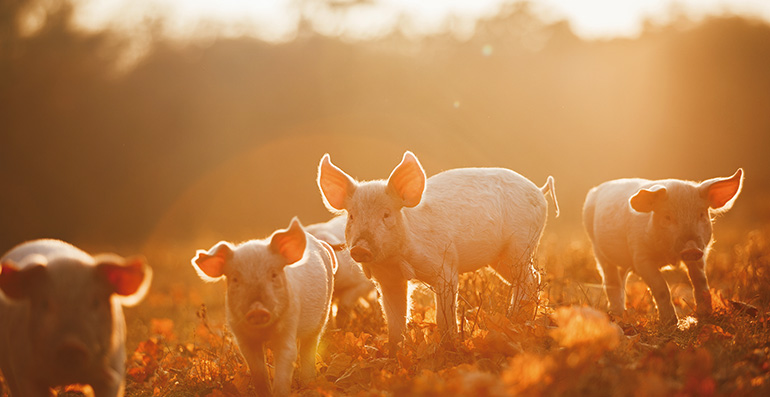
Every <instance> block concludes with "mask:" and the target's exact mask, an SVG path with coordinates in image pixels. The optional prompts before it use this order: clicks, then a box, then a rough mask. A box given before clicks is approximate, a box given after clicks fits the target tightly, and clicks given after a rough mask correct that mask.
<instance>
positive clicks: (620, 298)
mask: <svg viewBox="0 0 770 397" xmlns="http://www.w3.org/2000/svg"><path fill="white" fill-rule="evenodd" d="M594 252H595V253H596V263H597V264H598V265H599V270H600V271H601V273H602V279H603V280H604V293H605V294H606V295H607V301H608V302H609V305H610V313H611V314H614V315H616V316H621V315H623V312H624V311H625V310H626V277H625V276H626V275H627V273H626V272H623V274H622V275H621V271H620V268H618V267H617V266H616V265H615V264H614V263H612V262H610V261H609V260H608V259H607V258H606V257H605V256H604V255H602V254H601V253H600V252H599V250H598V249H596V247H595V246H594Z"/></svg>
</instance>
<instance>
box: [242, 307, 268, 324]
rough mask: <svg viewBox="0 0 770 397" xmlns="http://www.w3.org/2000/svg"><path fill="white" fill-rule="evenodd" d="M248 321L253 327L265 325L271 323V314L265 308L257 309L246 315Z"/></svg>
mask: <svg viewBox="0 0 770 397" xmlns="http://www.w3.org/2000/svg"><path fill="white" fill-rule="evenodd" d="M246 321H248V323H249V324H251V325H265V324H267V323H268V322H270V312H269V311H267V309H265V308H263V307H255V308H252V309H251V310H249V312H248V313H246Z"/></svg>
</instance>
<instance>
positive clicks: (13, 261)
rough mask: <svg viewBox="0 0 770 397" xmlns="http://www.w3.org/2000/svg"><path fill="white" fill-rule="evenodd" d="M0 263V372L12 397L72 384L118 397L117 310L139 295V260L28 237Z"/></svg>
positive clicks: (145, 284)
mask: <svg viewBox="0 0 770 397" xmlns="http://www.w3.org/2000/svg"><path fill="white" fill-rule="evenodd" d="M0 263H2V268H1V269H0V291H2V293H0V320H1V321H0V369H2V371H3V375H4V376H5V380H6V382H7V383H8V386H9V388H10V392H11V395H12V396H48V395H50V393H51V391H50V388H52V387H55V386H62V385H69V384H76V383H77V384H88V385H91V387H92V388H93V391H94V394H95V395H96V396H97V397H99V396H122V395H123V388H124V384H125V379H124V377H125V360H126V352H125V340H126V324H125V320H124V318H123V310H122V307H121V305H133V304H136V303H138V302H139V301H140V300H141V299H142V298H143V297H144V295H145V294H146V292H147V289H148V288H149V285H150V281H151V279H152V271H151V269H150V268H149V267H148V266H147V265H146V263H145V261H144V259H143V258H141V257H131V258H128V259H124V258H121V257H119V256H117V255H114V254H102V255H96V256H91V255H89V254H87V253H85V252H83V251H81V250H80V249H78V248H76V247H74V246H72V245H70V244H67V243H65V242H63V241H59V240H34V241H28V242H26V243H23V244H21V245H18V246H16V247H15V248H13V249H11V250H10V251H9V252H8V253H6V254H5V255H4V256H3V257H2V259H0Z"/></svg>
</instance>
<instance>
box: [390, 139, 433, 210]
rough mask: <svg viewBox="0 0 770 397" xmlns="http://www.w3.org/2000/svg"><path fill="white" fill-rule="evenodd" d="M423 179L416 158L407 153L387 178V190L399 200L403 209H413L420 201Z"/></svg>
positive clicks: (423, 175) (420, 167) (423, 172)
mask: <svg viewBox="0 0 770 397" xmlns="http://www.w3.org/2000/svg"><path fill="white" fill-rule="evenodd" d="M425 179H426V177H425V171H424V170H423V169H422V165H420V162H419V161H418V160H417V157H416V156H415V155H414V154H412V152H409V151H407V152H406V153H404V158H403V159H401V163H400V164H399V165H398V166H396V168H395V169H394V170H393V172H391V174H390V177H388V188H389V189H391V190H392V191H393V192H395V193H396V195H397V196H398V197H400V198H401V201H403V204H404V206H405V207H414V206H416V205H417V204H420V200H422V193H423V192H424V191H425Z"/></svg>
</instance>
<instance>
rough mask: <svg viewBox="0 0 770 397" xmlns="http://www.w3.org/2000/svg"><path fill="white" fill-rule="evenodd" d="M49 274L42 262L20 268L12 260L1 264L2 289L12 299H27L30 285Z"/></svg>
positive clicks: (0, 287)
mask: <svg viewBox="0 0 770 397" xmlns="http://www.w3.org/2000/svg"><path fill="white" fill-rule="evenodd" d="M46 274H47V271H46V268H45V266H44V265H42V264H35V265H27V266H26V267H25V268H24V269H19V268H17V267H16V264H15V263H13V262H12V261H5V262H3V263H2V264H0V291H3V294H5V296H7V297H8V298H11V299H25V298H26V297H27V296H28V293H29V291H30V287H31V286H32V285H33V284H34V283H35V282H36V280H40V279H42V278H44V277H45V276H46Z"/></svg>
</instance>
